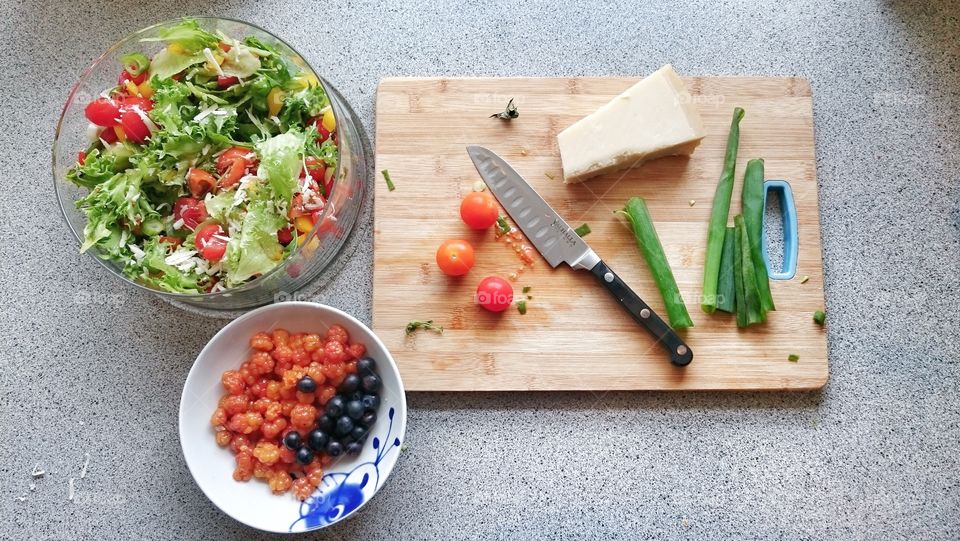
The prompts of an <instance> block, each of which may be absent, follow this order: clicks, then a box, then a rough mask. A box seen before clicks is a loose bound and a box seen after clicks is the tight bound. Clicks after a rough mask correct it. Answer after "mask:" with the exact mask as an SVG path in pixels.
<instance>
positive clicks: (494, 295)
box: [477, 276, 513, 312]
mask: <svg viewBox="0 0 960 541" xmlns="http://www.w3.org/2000/svg"><path fill="white" fill-rule="evenodd" d="M477 304H479V305H480V306H482V307H484V308H486V309H487V310H489V311H491V312H503V311H504V310H506V309H507V308H510V305H511V304H513V286H512V285H510V282H508V281H506V280H504V279H503V278H500V277H499V276H487V277H486V278H484V279H483V280H481V281H480V285H478V286H477Z"/></svg>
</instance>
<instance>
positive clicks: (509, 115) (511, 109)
mask: <svg viewBox="0 0 960 541" xmlns="http://www.w3.org/2000/svg"><path fill="white" fill-rule="evenodd" d="M518 116H520V113H519V112H517V106H516V105H514V104H513V98H510V101H509V102H507V108H506V109H504V110H503V112H501V113H494V114H492V115H490V118H499V119H500V120H511V119H514V118H517V117H518Z"/></svg>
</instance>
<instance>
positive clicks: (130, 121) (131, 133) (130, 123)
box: [120, 108, 150, 143]
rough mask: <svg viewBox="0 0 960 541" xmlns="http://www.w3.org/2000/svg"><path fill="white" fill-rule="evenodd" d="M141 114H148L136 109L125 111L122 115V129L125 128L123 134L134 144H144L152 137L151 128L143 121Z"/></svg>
mask: <svg viewBox="0 0 960 541" xmlns="http://www.w3.org/2000/svg"><path fill="white" fill-rule="evenodd" d="M141 114H146V113H145V112H142V111H137V110H136V109H134V108H130V109H124V110H123V112H122V113H120V127H122V128H123V133H124V134H125V135H126V136H127V139H129V140H131V141H133V142H134V143H143V142H144V141H146V140H147V138H148V137H150V128H148V127H147V124H146V122H144V121H143V117H141V116H140V115H141Z"/></svg>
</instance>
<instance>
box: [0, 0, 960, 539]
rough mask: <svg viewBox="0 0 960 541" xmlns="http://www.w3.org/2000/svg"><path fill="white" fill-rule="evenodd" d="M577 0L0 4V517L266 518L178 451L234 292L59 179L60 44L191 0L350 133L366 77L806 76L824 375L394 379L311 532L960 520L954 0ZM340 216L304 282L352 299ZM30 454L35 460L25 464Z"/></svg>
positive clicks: (167, 526)
mask: <svg viewBox="0 0 960 541" xmlns="http://www.w3.org/2000/svg"><path fill="white" fill-rule="evenodd" d="M588 4H589V3H579V2H565V3H561V4H556V5H553V4H550V3H548V2H540V1H528V2H517V3H513V2H509V3H508V2H503V3H497V4H486V5H480V4H478V3H474V2H463V3H461V4H457V5H454V4H452V3H450V4H448V3H441V2H426V1H405V2H398V3H391V4H389V5H379V4H372V3H367V2H359V1H353V2H347V3H340V2H322V3H316V4H310V3H306V2H297V3H289V4H286V3H279V2H252V1H249V2H232V1H220V2H206V1H197V2H185V1H176V0H171V1H165V2H156V3H152V4H147V3H139V2H112V3H104V4H95V3H91V2H88V1H85V0H79V1H71V2H56V3H54V2H50V3H42V2H38V1H21V2H16V1H7V2H4V3H2V4H0V17H2V19H3V20H4V25H3V26H4V31H3V32H2V34H0V44H2V46H0V50H2V51H3V54H2V55H0V88H2V91H0V92H2V96H3V100H2V114H0V149H2V150H0V173H2V176H0V179H2V186H3V190H2V191H0V239H2V240H0V261H2V265H0V291H2V293H3V297H2V299H3V301H2V302H3V310H2V315H0V323H2V324H0V351H2V357H0V382H2V390H0V408H2V419H3V420H2V437H0V471H2V477H0V519H2V520H0V538H4V539H6V538H23V539H28V538H29V539H58V540H60V539H62V540H68V539H71V540H72V539H241V538H242V539H261V538H262V539H266V538H268V537H270V536H268V535H263V534H260V533H259V532H256V531H254V530H250V529H248V528H246V527H245V526H243V525H241V524H239V523H237V522H235V521H233V520H232V519H230V518H229V517H227V516H225V515H224V514H222V513H221V512H219V511H218V510H217V509H216V508H214V507H213V505H211V504H210V503H209V501H208V500H207V499H206V498H205V497H204V496H203V494H202V493H201V492H200V490H199V489H198V488H197V486H196V485H195V484H194V482H193V480H192V479H191V477H190V474H189V472H188V470H187V468H186V465H185V464H184V461H183V458H182V456H181V452H180V444H179V440H178V437H177V408H178V403H179V398H180V392H181V388H182V385H183V382H184V379H185V377H186V374H187V371H188V370H189V368H190V366H191V363H192V362H193V359H194V358H195V356H196V354H197V352H198V351H199V350H200V349H201V347H202V346H203V345H204V343H205V342H206V341H207V340H208V339H209V338H210V337H211V336H213V334H214V333H216V332H217V331H218V330H219V329H220V328H221V327H222V326H223V325H224V324H225V321H223V320H211V319H209V318H204V317H201V316H198V315H194V314H191V313H187V312H184V311H182V310H179V309H177V308H175V307H173V306H171V305H169V304H167V303H165V302H162V301H160V300H158V299H157V298H154V297H153V296H151V295H149V294H145V293H142V292H138V291H135V290H133V289H131V288H128V287H123V286H122V285H121V284H120V283H118V281H117V280H115V279H113V278H112V277H111V276H109V275H108V274H107V273H106V271H105V270H104V269H102V268H101V267H100V266H99V265H98V264H97V263H96V262H95V261H93V260H92V259H91V258H90V257H89V256H82V255H80V254H78V253H77V243H76V241H75V240H74V238H73V237H72V235H71V234H70V232H69V230H68V229H67V227H66V225H65V224H64V223H63V220H62V218H61V216H60V212H59V210H58V209H57V207H56V204H55V200H54V198H53V196H52V194H51V189H50V187H51V181H50V166H49V156H50V144H51V142H52V138H53V129H54V124H55V122H56V119H57V116H58V114H59V112H60V108H61V104H62V103H63V101H64V100H65V98H66V95H67V92H68V89H69V86H70V84H71V83H72V82H73V81H74V80H75V79H76V77H77V76H78V75H79V72H80V69H81V67H82V66H85V65H86V64H87V63H89V62H90V61H91V60H92V59H93V58H94V57H95V56H96V55H98V54H99V52H100V51H102V50H104V49H105V48H106V47H107V46H108V45H110V44H111V43H113V42H114V41H115V40H117V39H118V38H120V37H122V36H124V35H126V34H128V33H129V32H131V31H133V30H135V29H138V28H141V27H143V26H146V25H148V24H151V23H153V22H157V21H160V20H163V19H167V18H172V17H175V16H181V15H186V14H206V15H224V16H231V17H236V18H241V19H247V20H250V21H251V22H254V23H257V24H260V25H262V26H264V27H266V28H268V29H270V30H273V31H275V32H277V33H279V34H280V35H281V36H283V37H284V38H285V39H287V40H288V41H289V42H290V43H292V44H293V45H294V47H296V48H297V49H299V50H300V51H301V52H302V53H304V55H305V56H306V57H307V58H308V59H309V60H310V61H311V62H312V63H314V65H315V66H317V67H318V68H319V69H320V70H322V71H323V72H324V73H325V74H326V75H327V76H328V77H329V79H330V80H332V81H333V82H334V83H335V84H336V85H337V86H338V87H339V88H340V90H341V91H342V92H343V93H344V94H345V95H346V97H347V98H348V100H349V101H350V102H351V103H352V104H353V105H354V107H355V108H356V109H357V111H358V113H359V114H360V117H361V118H362V120H363V123H364V125H365V127H366V128H367V130H368V131H369V132H370V133H373V127H374V122H375V118H374V96H375V92H376V87H377V82H378V80H379V79H380V78H382V77H386V76H397V75H544V76H549V75H636V74H643V73H649V72H651V71H652V70H654V69H656V68H657V67H659V66H660V65H662V64H664V63H667V62H670V63H673V64H674V65H675V66H676V67H677V69H678V70H679V71H680V72H682V73H684V74H690V75H693V74H703V75H710V74H718V75H719V74H736V75H796V76H801V77H805V78H808V79H809V80H810V81H811V84H812V87H813V96H814V98H813V103H814V116H815V132H816V145H817V175H818V178H819V183H820V210H821V227H822V237H823V255H824V270H825V286H826V307H827V311H828V312H829V314H830V316H829V345H830V346H829V349H830V380H829V383H828V384H827V386H826V387H825V388H824V389H823V391H822V392H816V393H808V394H780V393H747V394H724V393H605V394H599V393H597V394H594V393H514V394H505V393H500V394H497V393H478V394H443V393H437V394H410V395H409V397H408V399H409V404H410V411H409V418H408V426H409V428H408V432H407V443H408V445H409V448H407V449H406V450H405V451H404V453H403V456H402V458H401V460H400V462H399V464H398V467H397V469H396V470H395V471H394V473H393V475H392V477H391V479H390V481H389V482H388V483H387V485H386V487H385V488H384V489H383V490H382V492H381V493H380V494H379V495H378V496H377V497H376V498H375V499H374V501H373V502H372V503H371V504H370V505H369V506H367V507H365V508H364V509H363V510H362V511H361V512H360V513H359V514H358V515H357V516H355V517H353V518H352V519H351V520H348V521H347V522H345V523H343V524H340V525H338V526H336V527H334V528H331V529H329V530H327V531H324V532H319V533H315V534H311V535H310V537H312V538H317V539H340V538H360V537H364V538H390V537H395V538H411V539H412V538H465V539H492V538H531V539H542V538H561V537H562V538H602V537H603V538H606V537H612V538H651V537H658V538H659V537H662V538H681V539H687V538H689V539H694V538H696V539H728V538H756V539H759V538H777V539H958V538H960V481H958V473H960V463H958V462H960V443H958V442H960V402H958V381H960V379H958V376H960V374H958V372H960V363H958V361H960V337H958V335H960V308H958V297H960V293H958V291H960V278H958V271H960V210H958V206H960V128H958V126H960V72H958V68H960V39H958V36H960V4H958V3H957V2H895V1H894V2H866V1H864V2H857V1H851V2H842V3H838V4H837V5H833V3H830V2H813V1H810V2H799V3H792V2H782V1H781V2H769V3H768V2H747V1H726V2H705V3H704V4H703V5H698V4H697V3H696V2H681V3H677V4H673V3H671V4H673V5H671V6H666V5H653V4H654V3H649V4H650V5H646V3H644V4H641V3H632V2H598V3H596V4H593V5H588ZM361 235H363V238H362V239H361V240H362V244H361V248H360V249H359V250H358V251H357V252H356V253H355V254H354V255H353V257H352V259H351V260H350V261H349V262H348V263H347V265H346V267H345V268H344V270H343V271H342V272H341V273H340V274H339V275H338V276H337V277H336V279H335V280H334V282H333V283H332V284H331V285H330V286H329V287H328V288H326V289H324V290H323V291H321V292H320V293H318V294H317V295H316V296H315V298H316V300H318V301H321V302H325V303H328V304H331V305H333V306H336V307H339V308H342V309H344V310H346V311H348V312H351V313H353V314H355V315H357V316H358V317H359V318H360V319H361V320H364V321H367V322H369V319H370V283H371V278H370V277H371V261H372V259H371V246H372V234H371V232H370V227H369V224H368V225H367V227H365V228H363V232H362V233H361ZM478 347H482V345H478ZM801 362H802V360H801ZM84 453H89V454H90V457H91V459H90V464H89V472H88V474H87V476H86V478H85V479H84V480H83V481H82V483H80V484H78V487H77V497H76V498H75V500H74V501H73V502H68V501H67V479H68V477H72V476H75V475H76V474H75V473H74V472H75V471H77V470H78V469H79V467H80V464H81V463H82V462H83V457H84ZM38 463H40V464H41V465H42V466H43V467H44V468H45V469H46V470H47V471H48V472H50V473H49V474H48V475H47V476H46V477H45V478H43V479H39V480H37V482H36V488H35V490H32V491H31V490H30V489H29V484H30V482H31V478H30V471H31V470H32V469H33V467H34V465H35V464H38ZM23 495H26V499H25V500H24V501H20V499H19V498H20V497H21V496H23Z"/></svg>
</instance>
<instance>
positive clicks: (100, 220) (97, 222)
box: [76, 168, 160, 252]
mask: <svg viewBox="0 0 960 541" xmlns="http://www.w3.org/2000/svg"><path fill="white" fill-rule="evenodd" d="M142 182H143V171H142V170H141V169H140V168H132V169H127V170H126V171H124V172H123V173H118V174H116V175H114V176H112V177H110V178H109V179H107V180H106V181H104V182H102V183H100V184H97V185H96V186H95V187H94V188H93V190H91V191H90V193H89V194H87V195H86V196H84V197H82V198H80V199H78V200H77V203H76V204H77V208H79V209H81V210H82V211H83V212H84V213H85V214H86V215H87V225H86V227H85V228H84V230H83V233H84V242H83V244H82V245H81V246H80V251H81V252H85V251H87V250H89V249H90V248H91V247H92V246H94V245H98V246H100V247H101V249H109V248H111V246H110V245H109V243H107V242H105V241H108V240H109V239H110V238H111V236H114V235H120V233H121V226H123V227H125V228H129V227H132V226H133V225H134V224H139V223H141V222H143V221H144V220H146V219H149V218H156V219H159V218H160V213H159V212H157V210H156V209H155V208H154V207H153V206H152V205H151V204H150V202H149V200H148V198H147V197H145V196H144V194H143V191H142V187H141V184H142ZM108 251H109V250H108Z"/></svg>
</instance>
